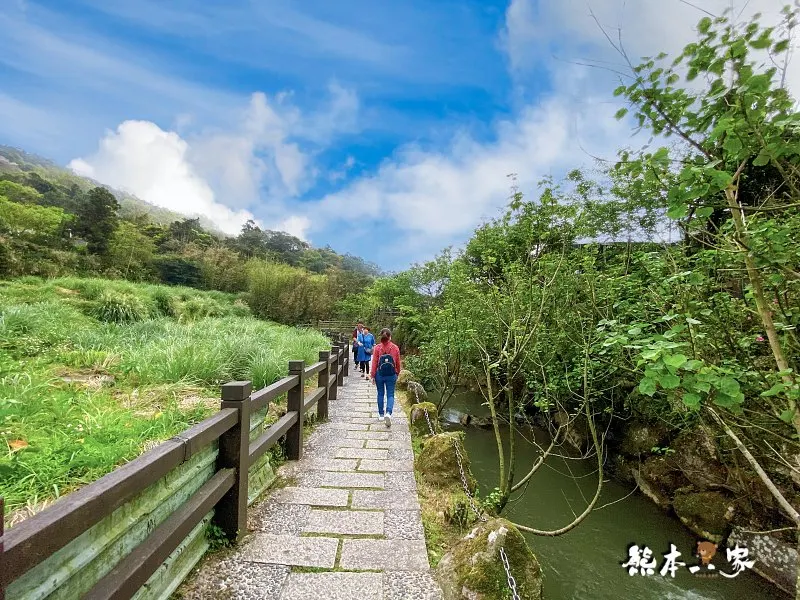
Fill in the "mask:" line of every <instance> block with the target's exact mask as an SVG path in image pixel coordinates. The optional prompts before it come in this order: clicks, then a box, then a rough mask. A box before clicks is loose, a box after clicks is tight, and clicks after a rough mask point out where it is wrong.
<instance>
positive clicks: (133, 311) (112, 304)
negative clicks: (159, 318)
mask: <svg viewBox="0 0 800 600" xmlns="http://www.w3.org/2000/svg"><path fill="white" fill-rule="evenodd" d="M149 313H150V311H149V310H147V307H146V306H145V304H144V303H143V302H142V301H141V300H140V299H139V298H138V297H136V296H134V295H133V294H128V293H124V292H123V293H119V292H113V291H105V292H103V293H101V294H100V298H99V299H98V300H97V303H96V304H95V306H94V308H93V310H92V315H93V316H94V317H95V318H97V319H98V320H100V321H105V322H107V323H135V322H136V321H144V320H145V319H147V318H148V317H149V316H150V314H149Z"/></svg>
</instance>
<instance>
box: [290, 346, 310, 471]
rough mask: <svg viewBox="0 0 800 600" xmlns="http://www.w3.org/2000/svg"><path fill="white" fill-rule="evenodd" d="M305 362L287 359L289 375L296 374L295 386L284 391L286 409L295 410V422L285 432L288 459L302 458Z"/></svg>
mask: <svg viewBox="0 0 800 600" xmlns="http://www.w3.org/2000/svg"><path fill="white" fill-rule="evenodd" d="M305 368H306V363H305V361H303V360H290V361H289V375H296V376H297V377H298V382H297V385H296V386H295V387H293V388H292V389H290V390H289V391H288V392H287V393H286V410H287V411H294V410H296V411H297V422H296V423H295V424H294V425H292V428H291V429H290V430H289V431H287V432H286V457H287V458H288V459H289V460H300V459H301V458H303V416H304V415H303V401H304V398H303V396H304V395H305V394H304V391H303V388H304V387H305V374H304V373H303V370H304V369H305Z"/></svg>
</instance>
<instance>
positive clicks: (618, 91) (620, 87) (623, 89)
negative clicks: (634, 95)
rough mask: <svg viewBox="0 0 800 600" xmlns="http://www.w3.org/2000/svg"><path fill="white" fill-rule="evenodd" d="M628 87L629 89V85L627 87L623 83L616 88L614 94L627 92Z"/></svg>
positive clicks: (619, 94) (618, 94)
mask: <svg viewBox="0 0 800 600" xmlns="http://www.w3.org/2000/svg"><path fill="white" fill-rule="evenodd" d="M627 89H628V88H627V87H625V86H624V85H621V86H619V87H618V88H617V89H615V90H614V95H615V96H621V95H622V94H624V93H625V90H627Z"/></svg>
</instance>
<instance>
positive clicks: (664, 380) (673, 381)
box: [658, 373, 681, 390]
mask: <svg viewBox="0 0 800 600" xmlns="http://www.w3.org/2000/svg"><path fill="white" fill-rule="evenodd" d="M658 383H660V384H661V387H663V388H664V389H665V390H674V389H675V388H676V387H678V386H679V385H680V384H681V378H680V377H678V376H677V375H673V374H672V373H668V374H667V375H662V376H661V377H659V378H658Z"/></svg>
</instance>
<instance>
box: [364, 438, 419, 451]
mask: <svg viewBox="0 0 800 600" xmlns="http://www.w3.org/2000/svg"><path fill="white" fill-rule="evenodd" d="M408 447H410V445H409V444H406V443H405V442H398V441H395V440H367V448H402V449H405V448H408Z"/></svg>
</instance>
